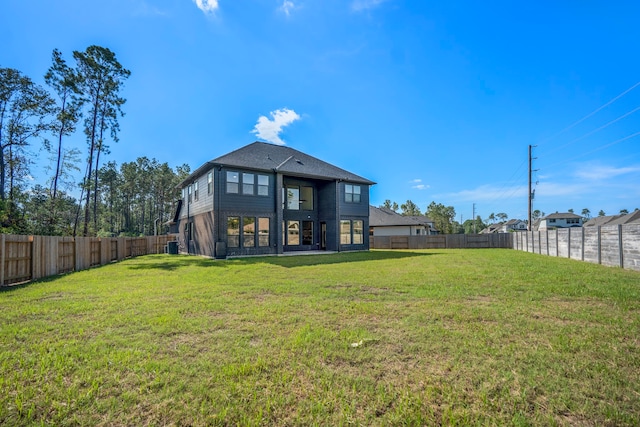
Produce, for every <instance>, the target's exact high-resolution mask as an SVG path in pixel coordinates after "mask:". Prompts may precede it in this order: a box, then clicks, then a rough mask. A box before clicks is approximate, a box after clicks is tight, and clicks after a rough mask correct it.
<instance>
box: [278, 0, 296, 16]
mask: <svg viewBox="0 0 640 427" xmlns="http://www.w3.org/2000/svg"><path fill="white" fill-rule="evenodd" d="M295 8H296V5H295V4H293V2H292V1H290V0H284V1H283V2H282V6H280V10H281V11H282V12H283V13H284V14H285V15H287V16H289V15H290V14H291V11H292V10H293V9H295Z"/></svg>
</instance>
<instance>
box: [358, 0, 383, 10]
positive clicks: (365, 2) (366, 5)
mask: <svg viewBox="0 0 640 427" xmlns="http://www.w3.org/2000/svg"><path fill="white" fill-rule="evenodd" d="M386 1H387V0H354V1H353V2H352V3H351V10H353V11H355V12H362V11H364V10H369V9H373V8H374V7H378V6H380V5H381V4H382V3H384V2H386Z"/></svg>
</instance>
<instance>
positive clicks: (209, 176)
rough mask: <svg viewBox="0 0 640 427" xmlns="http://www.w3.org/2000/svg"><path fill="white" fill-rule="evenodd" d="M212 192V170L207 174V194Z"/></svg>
mask: <svg viewBox="0 0 640 427" xmlns="http://www.w3.org/2000/svg"><path fill="white" fill-rule="evenodd" d="M211 193H213V172H209V173H208V174H207V194H211Z"/></svg>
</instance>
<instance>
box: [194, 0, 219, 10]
mask: <svg viewBox="0 0 640 427" xmlns="http://www.w3.org/2000/svg"><path fill="white" fill-rule="evenodd" d="M193 2H194V3H195V4H196V6H198V9H200V10H201V11H203V12H204V13H214V12H215V11H216V10H217V9H218V0H193Z"/></svg>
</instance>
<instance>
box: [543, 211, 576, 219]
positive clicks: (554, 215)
mask: <svg viewBox="0 0 640 427" xmlns="http://www.w3.org/2000/svg"><path fill="white" fill-rule="evenodd" d="M552 218H556V219H563V218H565V219H566V218H582V217H581V216H580V215H576V214H574V213H571V212H565V213H558V212H556V213H552V214H551V215H547V216H545V217H544V218H543V219H552Z"/></svg>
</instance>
